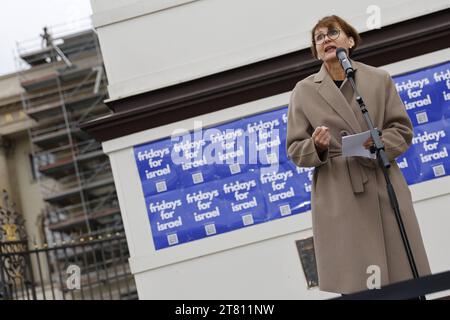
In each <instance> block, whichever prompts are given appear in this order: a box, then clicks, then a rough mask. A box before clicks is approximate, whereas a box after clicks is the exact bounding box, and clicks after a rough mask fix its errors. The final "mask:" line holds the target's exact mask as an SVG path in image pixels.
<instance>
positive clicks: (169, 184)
mask: <svg viewBox="0 0 450 320" xmlns="http://www.w3.org/2000/svg"><path fill="white" fill-rule="evenodd" d="M393 79H394V82H395V85H396V88H397V91H398V92H399V95H400V97H401V99H402V101H403V103H404V105H405V108H406V110H407V113H408V115H409V116H410V118H411V121H412V122H413V125H414V138H413V142H412V145H411V147H410V148H409V149H408V150H407V151H406V152H405V153H404V154H402V155H401V156H400V157H398V158H397V159H396V160H397V163H398V165H399V167H400V169H401V170H402V172H403V174H404V176H405V179H406V181H407V182H408V184H409V185H412V184H415V183H420V182H423V181H427V180H430V179H435V178H439V177H443V176H446V175H448V174H449V172H450V161H449V158H448V155H449V149H450V63H449V62H446V63H442V64H439V65H436V66H431V67H428V68H424V69H422V70H418V71H414V72H410V73H407V74H403V75H400V76H397V77H394V78H393ZM286 126H287V106H283V107H280V108H278V109H276V110H273V111H270V112H265V113H261V114H256V115H252V116H250V117H246V118H243V119H237V120H235V121H231V122H228V123H225V124H222V125H220V126H215V127H212V128H207V129H204V130H196V131H194V132H190V133H186V134H183V135H179V136H176V137H172V138H167V139H162V140H159V141H155V142H151V143H146V144H143V145H139V146H135V147H134V155H135V161H136V165H137V168H138V172H139V177H140V179H141V184H142V190H143V193H144V196H145V201H146V206H147V213H148V216H149V221H150V226H151V230H152V235H153V242H154V246H155V249H156V250H159V249H163V248H166V247H170V246H174V245H178V244H182V243H186V242H190V241H194V240H198V239H203V238H206V237H210V236H215V235H218V234H222V233H226V232H230V231H233V230H237V229H240V228H244V227H249V226H252V225H256V224H259V223H265V222H268V221H272V220H275V219H281V218H284V217H288V216H292V215H295V214H301V213H302V212H305V211H308V210H310V209H311V202H310V198H311V197H310V195H311V181H312V177H313V174H314V169H313V168H299V167H296V166H295V165H294V164H293V163H292V162H291V161H289V160H288V158H287V155H286V148H285V143H286V129H287V127H286Z"/></svg>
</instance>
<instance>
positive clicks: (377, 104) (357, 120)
mask: <svg viewBox="0 0 450 320" xmlns="http://www.w3.org/2000/svg"><path fill="white" fill-rule="evenodd" d="M352 64H353V68H354V69H355V70H356V71H355V82H356V85H357V88H358V90H359V93H360V95H361V96H362V97H363V99H364V102H365V103H366V105H367V109H368V111H369V114H370V117H371V118H372V121H373V123H374V126H375V127H376V128H378V129H381V130H382V137H383V141H384V143H385V150H386V154H387V156H388V158H389V160H390V161H391V163H392V166H391V168H390V169H389V172H390V177H391V181H392V184H393V187H394V189H395V192H396V194H397V198H398V202H399V206H400V211H401V216H402V218H403V222H404V225H405V229H406V232H407V235H408V237H409V241H410V244H411V248H412V251H413V255H414V258H415V260H416V264H417V268H418V272H419V275H420V276H424V275H428V274H430V273H431V271H430V267H429V264H428V259H427V255H426V252H425V248H424V245H423V241H422V236H421V233H420V229H419V225H418V222H417V218H416V215H415V212H414V208H413V205H412V200H411V193H410V191H409V188H408V185H407V183H406V181H405V179H404V177H403V174H402V173H401V171H400V169H399V167H398V165H397V163H396V162H395V158H396V157H398V156H399V155H400V154H402V153H403V152H405V151H406V150H407V149H408V147H409V146H410V144H411V140H412V137H413V131H412V124H411V121H410V120H409V117H408V115H407V113H406V110H405V107H404V105H403V103H402V101H401V100H400V97H399V96H398V94H397V91H396V89H395V85H394V83H393V80H392V79H391V77H390V76H389V74H388V73H387V72H385V71H383V70H381V69H377V68H374V67H371V66H368V65H365V64H363V63H358V62H355V61H353V62H352ZM318 126H327V127H328V128H329V130H330V134H331V141H330V147H329V149H328V151H326V152H325V153H324V154H322V155H321V158H319V155H318V153H317V151H316V148H315V146H314V142H313V140H312V138H311V135H312V133H313V131H314V129H315V128H316V127H318ZM366 130H368V126H367V124H366V122H365V121H364V118H363V116H362V113H361V111H360V108H359V106H358V103H357V102H356V100H355V94H354V93H353V90H352V87H351V84H350V82H348V80H345V81H344V82H343V83H342V85H341V87H340V88H338V87H337V86H336V85H335V83H334V82H333V80H332V78H331V77H330V75H329V74H328V72H327V70H326V68H325V65H322V68H321V69H320V71H319V72H318V73H317V74H313V75H311V76H309V77H307V78H306V79H304V80H302V81H300V82H298V83H297V85H296V86H295V88H294V90H293V92H292V94H291V99H290V103H289V111H288V126H287V139H286V148H287V153H288V156H289V157H290V159H291V161H293V162H294V163H295V164H296V165H297V166H300V167H315V170H314V175H313V182H312V192H311V209H312V219H313V235H314V246H315V252H316V261H317V269H318V276H319V287H320V289H321V290H323V291H329V292H336V293H344V294H348V293H353V292H357V291H362V290H367V282H368V278H369V277H370V276H371V275H373V274H374V272H373V269H369V270H368V268H369V267H370V266H372V265H374V266H378V267H379V270H380V278H381V286H383V285H386V284H389V283H394V282H398V281H403V280H406V279H411V278H412V272H411V269H410V267H409V263H408V260H407V255H406V253H405V250H404V247H403V242H402V239H401V236H400V232H399V229H398V225H397V222H396V219H395V215H394V211H393V210H392V208H391V205H390V202H389V198H388V195H387V192H386V182H385V180H384V176H383V172H382V171H381V169H380V168H379V167H378V165H377V162H376V160H372V159H368V158H362V157H343V156H342V152H341V140H342V136H344V135H349V134H355V133H359V132H363V131H366ZM369 283H374V282H373V276H372V277H371V280H369Z"/></svg>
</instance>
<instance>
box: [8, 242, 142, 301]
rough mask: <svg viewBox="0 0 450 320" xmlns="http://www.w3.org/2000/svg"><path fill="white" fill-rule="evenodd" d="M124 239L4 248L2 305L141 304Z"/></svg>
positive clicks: (13, 245) (14, 244)
mask: <svg viewBox="0 0 450 320" xmlns="http://www.w3.org/2000/svg"><path fill="white" fill-rule="evenodd" d="M128 258H129V253H128V247H127V242H126V239H125V236H123V235H121V234H115V235H111V234H109V235H106V236H103V237H102V236H99V237H97V238H92V237H91V238H89V239H79V240H78V241H63V242H61V243H57V244H52V245H44V246H42V247H38V246H36V245H31V246H30V245H29V244H28V243H27V241H9V242H0V300H66V299H68V300H77V299H81V300H84V299H95V300H98V299H101V300H103V299H114V300H116V299H127V300H129V299H137V293H136V286H135V283H134V278H133V276H132V274H131V272H130V268H129V264H128Z"/></svg>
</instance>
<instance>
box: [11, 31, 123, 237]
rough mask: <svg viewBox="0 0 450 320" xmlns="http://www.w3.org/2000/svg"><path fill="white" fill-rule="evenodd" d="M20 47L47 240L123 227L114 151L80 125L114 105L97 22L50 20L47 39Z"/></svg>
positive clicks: (24, 96)
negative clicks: (54, 23) (73, 24)
mask: <svg viewBox="0 0 450 320" xmlns="http://www.w3.org/2000/svg"><path fill="white" fill-rule="evenodd" d="M78 26H79V25H78ZM61 29H62V30H61ZM17 53H18V56H19V58H20V61H21V64H22V65H21V66H18V68H19V72H18V74H19V81H20V84H21V86H22V87H23V89H24V92H23V94H22V104H23V110H24V112H25V113H26V114H27V115H28V116H29V117H30V118H32V119H34V120H35V121H36V125H35V126H33V127H32V128H31V129H29V130H28V134H29V139H30V142H31V153H32V159H33V164H34V167H35V174H36V178H37V179H38V181H39V185H40V189H41V193H42V196H43V199H44V201H45V203H46V208H45V212H44V213H43V215H44V219H43V221H44V223H45V228H44V230H45V236H46V238H47V239H46V241H47V242H51V241H53V240H54V239H61V240H64V239H74V238H75V239H80V238H88V237H92V236H95V235H99V234H108V233H115V232H121V231H123V225H122V220H121V216H120V210H119V205H118V201H117V195H116V191H115V187H114V180H113V177H112V173H111V168H110V163H109V159H108V158H107V156H106V155H105V154H104V153H103V152H102V150H101V144H100V143H98V142H97V141H95V140H93V139H92V138H91V137H89V136H88V135H87V134H86V133H84V132H83V131H81V130H80V129H79V126H78V125H79V123H80V122H82V121H87V120H90V119H92V118H96V117H98V116H100V115H104V114H107V113H109V112H110V111H109V109H108V108H107V107H106V105H105V104H104V103H103V101H104V100H105V99H106V98H107V90H106V86H107V81H106V76H105V72H104V66H103V61H102V56H101V52H100V47H99V43H98V38H97V35H96V33H95V31H94V30H93V29H92V27H91V26H90V23H88V25H87V27H86V28H84V29H82V30H81V31H80V30H77V31H72V32H68V31H67V30H64V27H63V26H62V27H61V26H60V27H58V28H46V29H45V30H44V33H43V34H41V39H40V40H39V39H32V40H28V41H24V42H20V43H17Z"/></svg>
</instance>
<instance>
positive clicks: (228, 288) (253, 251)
mask: <svg viewBox="0 0 450 320" xmlns="http://www.w3.org/2000/svg"><path fill="white" fill-rule="evenodd" d="M449 56H450V49H446V50H441V51H438V52H434V53H431V54H426V55H423V56H420V57H416V58H413V59H409V60H406V61H402V62H398V63H394V64H391V65H387V66H384V67H383V68H384V69H386V70H387V71H389V72H391V74H392V75H395V74H398V73H403V72H406V71H410V70H412V68H421V67H426V66H428V65H431V64H435V63H438V62H442V61H446V60H447V59H448V57H449ZM289 95H290V93H289V92H286V93H283V94H280V95H277V96H273V97H269V98H266V99H262V100H258V101H253V102H251V103H247V104H244V105H240V106H236V107H233V108H229V109H225V110H221V111H218V112H214V113H211V114H208V115H204V116H200V117H197V118H193V119H188V120H184V121H180V122H177V123H173V124H170V125H167V126H163V127H159V128H155V129H149V130H145V131H142V132H138V133H135V134H131V135H128V136H125V137H121V138H118V139H114V140H110V141H107V142H105V143H103V148H104V151H105V152H106V153H108V154H109V156H110V159H111V163H112V169H113V174H114V179H115V183H116V188H117V191H118V196H119V201H120V205H121V211H122V214H123V219H124V223H125V231H126V234H127V239H128V243H129V247H130V254H131V259H130V265H131V268H132V271H133V273H134V274H135V277H136V282H137V286H138V293H139V297H140V298H141V299H325V298H330V297H333V296H335V295H333V294H330V293H326V292H320V291H319V290H317V289H313V290H308V289H307V286H306V280H305V277H304V274H303V270H302V267H301V264H300V259H299V256H298V253H297V249H296V246H295V241H296V240H299V239H304V238H308V237H310V236H311V235H312V230H311V227H312V225H311V213H310V212H308V213H306V214H300V215H295V216H292V217H286V218H283V219H279V220H276V221H271V222H268V223H263V224H261V225H255V226H252V227H250V228H244V229H240V230H235V231H232V232H228V233H225V234H221V235H217V236H214V237H211V238H207V239H203V240H198V241H193V242H190V243H185V244H182V245H179V246H175V247H172V248H166V249H163V250H159V251H155V250H154V247H153V244H152V243H153V240H152V235H151V230H150V224H149V221H148V217H147V212H146V208H145V200H144V197H143V194H142V190H141V184H140V180H139V175H138V172H137V168H136V164H135V160H134V155H133V149H132V146H133V145H137V144H141V143H145V142H149V137H152V140H158V139H160V138H163V137H167V136H170V135H171V133H172V132H173V130H175V129H177V128H185V129H188V130H192V129H194V126H195V123H194V122H195V121H202V124H203V126H204V127H207V126H211V125H216V124H219V123H220V122H224V121H231V120H233V119H236V118H240V117H243V116H246V115H249V114H251V113H256V112H261V111H264V110H270V109H273V108H276V107H279V106H282V105H286V104H287V103H288V101H289V100H288V99H289ZM217 119H220V122H218V120H217ZM411 192H412V196H413V202H414V206H415V209H416V214H417V216H418V220H419V224H420V228H421V231H422V236H423V239H424V242H425V247H426V249H427V252H428V257H429V260H430V265H431V270H432V272H433V273H437V272H443V271H447V270H450V255H449V254H448V248H449V246H450V232H449V231H450V212H449V209H448V208H450V176H447V177H443V178H439V179H434V180H431V181H427V182H423V183H420V184H416V185H413V186H411ZM443 294H444V293H441V294H435V295H434V296H433V297H437V296H442V295H443ZM447 294H448V293H447Z"/></svg>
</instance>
